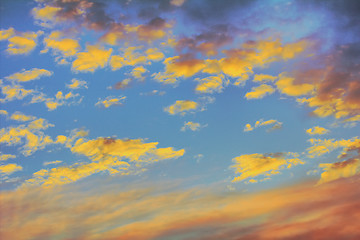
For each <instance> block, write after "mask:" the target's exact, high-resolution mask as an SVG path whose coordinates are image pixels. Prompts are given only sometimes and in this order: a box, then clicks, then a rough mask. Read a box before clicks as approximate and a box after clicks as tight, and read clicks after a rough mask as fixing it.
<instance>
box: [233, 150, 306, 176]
mask: <svg viewBox="0 0 360 240" xmlns="http://www.w3.org/2000/svg"><path fill="white" fill-rule="evenodd" d="M294 156H297V154H292V153H288V154H285V153H269V154H259V153H255V154H244V155H240V156H238V157H235V158H234V159H233V162H234V164H233V165H231V166H230V168H233V169H234V171H235V174H240V176H236V177H234V179H233V180H232V182H238V181H244V180H246V179H248V178H254V177H258V176H266V177H269V176H271V175H274V174H279V173H280V170H282V169H284V168H285V167H286V168H291V167H292V165H294V166H296V165H298V164H304V162H303V161H301V160H300V159H298V158H296V157H295V158H289V157H294Z"/></svg>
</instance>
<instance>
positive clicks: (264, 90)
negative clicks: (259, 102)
mask: <svg viewBox="0 0 360 240" xmlns="http://www.w3.org/2000/svg"><path fill="white" fill-rule="evenodd" d="M274 92H275V89H274V88H273V87H272V86H270V85H267V84H262V85H260V86H258V87H253V88H252V89H251V92H248V93H246V94H245V98H246V99H260V98H263V97H265V96H266V95H270V94H272V93H274Z"/></svg>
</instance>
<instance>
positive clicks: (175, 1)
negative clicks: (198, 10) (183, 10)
mask: <svg viewBox="0 0 360 240" xmlns="http://www.w3.org/2000/svg"><path fill="white" fill-rule="evenodd" d="M184 2H185V0H170V4H171V5H174V6H177V7H180V6H182V5H183V4H184Z"/></svg>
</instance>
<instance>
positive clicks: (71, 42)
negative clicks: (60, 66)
mask: <svg viewBox="0 0 360 240" xmlns="http://www.w3.org/2000/svg"><path fill="white" fill-rule="evenodd" d="M63 35H64V34H63V33H62V32H60V31H53V32H52V33H51V34H50V35H49V36H48V37H47V38H45V39H44V45H45V50H44V51H45V52H46V51H48V50H49V49H52V50H53V52H54V53H55V54H56V55H60V61H59V62H61V60H64V61H65V58H67V57H71V56H74V55H76V54H77V53H78V51H79V50H80V49H81V47H80V44H79V42H78V41H77V40H75V39H71V38H64V37H63Z"/></svg>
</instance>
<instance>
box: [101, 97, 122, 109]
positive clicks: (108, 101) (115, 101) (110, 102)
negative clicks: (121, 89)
mask: <svg viewBox="0 0 360 240" xmlns="http://www.w3.org/2000/svg"><path fill="white" fill-rule="evenodd" d="M125 99H126V97H125V96H119V97H113V96H109V97H106V98H105V99H99V101H98V102H97V103H95V106H103V107H105V108H108V107H111V106H121V105H123V102H124V101H125Z"/></svg>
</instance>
